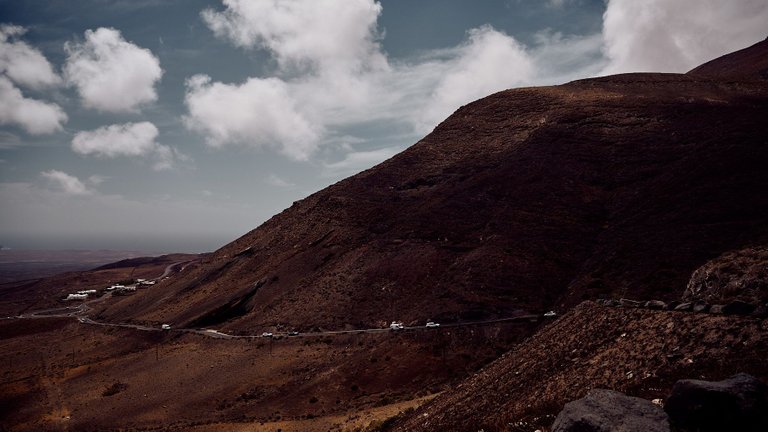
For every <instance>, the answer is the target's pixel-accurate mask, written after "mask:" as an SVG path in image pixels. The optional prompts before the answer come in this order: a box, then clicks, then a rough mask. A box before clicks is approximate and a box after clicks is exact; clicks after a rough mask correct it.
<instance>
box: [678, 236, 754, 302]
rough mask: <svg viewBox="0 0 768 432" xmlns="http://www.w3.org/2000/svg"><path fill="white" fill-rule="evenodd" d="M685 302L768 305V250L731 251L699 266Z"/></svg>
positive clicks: (688, 288) (689, 283)
mask: <svg viewBox="0 0 768 432" xmlns="http://www.w3.org/2000/svg"><path fill="white" fill-rule="evenodd" d="M683 300H684V301H688V302H691V301H696V300H699V301H704V302H707V303H729V302H734V301H741V302H744V303H749V304H757V303H765V302H766V301H768V247H752V248H746V249H741V250H736V251H731V252H727V253H725V254H723V255H721V256H719V257H717V258H715V259H713V260H711V261H709V262H708V263H706V264H704V265H703V266H701V267H699V268H698V269H697V270H696V271H695V272H693V275H691V280H690V281H689V282H688V286H687V287H686V289H685V293H684V294H683Z"/></svg>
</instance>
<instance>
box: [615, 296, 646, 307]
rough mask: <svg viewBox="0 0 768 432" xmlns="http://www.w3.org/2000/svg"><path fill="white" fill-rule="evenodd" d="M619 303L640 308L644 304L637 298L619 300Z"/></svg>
mask: <svg viewBox="0 0 768 432" xmlns="http://www.w3.org/2000/svg"><path fill="white" fill-rule="evenodd" d="M619 304H620V305H621V306H623V307H631V308H639V307H642V306H643V303H642V302H639V301H637V300H630V299H625V298H623V299H621V300H619Z"/></svg>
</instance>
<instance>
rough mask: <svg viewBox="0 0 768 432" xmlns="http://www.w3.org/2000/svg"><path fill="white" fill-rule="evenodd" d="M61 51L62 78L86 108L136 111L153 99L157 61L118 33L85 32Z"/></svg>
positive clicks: (159, 71) (159, 73) (158, 73)
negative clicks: (63, 53)
mask: <svg viewBox="0 0 768 432" xmlns="http://www.w3.org/2000/svg"><path fill="white" fill-rule="evenodd" d="M64 49H65V51H66V52H67V61H66V63H65V65H64V76H65V77H66V80H67V82H68V83H69V84H70V85H73V86H75V88H76V89H77V92H78V94H79V95H80V98H81V100H82V102H83V105H84V106H86V107H87V108H93V109H96V110H99V111H107V112H136V111H138V108H139V107H140V106H141V105H143V104H146V103H149V102H154V101H155V100H157V93H156V92H155V84H156V83H157V82H158V81H159V80H160V78H161V76H162V75H163V70H162V69H161V68H160V61H159V60H158V59H157V57H155V56H154V55H153V54H152V52H151V51H150V50H148V49H145V48H141V47H139V46H136V45H134V44H132V43H130V42H127V41H126V40H125V39H123V36H122V35H121V34H120V32H119V31H118V30H115V29H112V28H104V27H102V28H99V29H96V30H95V31H94V30H86V32H85V41H83V42H82V43H67V44H65V46H64Z"/></svg>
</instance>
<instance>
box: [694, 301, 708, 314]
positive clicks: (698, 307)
mask: <svg viewBox="0 0 768 432" xmlns="http://www.w3.org/2000/svg"><path fill="white" fill-rule="evenodd" d="M710 307H711V306H710V305H708V304H706V303H694V305H693V311H694V312H696V313H707V312H709V308H710Z"/></svg>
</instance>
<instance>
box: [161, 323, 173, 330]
mask: <svg viewBox="0 0 768 432" xmlns="http://www.w3.org/2000/svg"><path fill="white" fill-rule="evenodd" d="M160 328H161V329H163V330H170V329H171V325H170V324H163V325H161V326H160Z"/></svg>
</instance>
